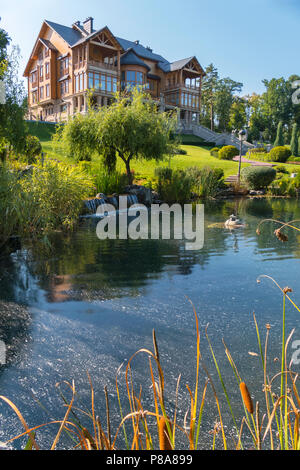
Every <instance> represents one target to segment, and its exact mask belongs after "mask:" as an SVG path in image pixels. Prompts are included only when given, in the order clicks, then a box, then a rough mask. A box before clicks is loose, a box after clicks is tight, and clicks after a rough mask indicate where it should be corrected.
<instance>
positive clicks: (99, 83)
mask: <svg viewBox="0 0 300 470" xmlns="http://www.w3.org/2000/svg"><path fill="white" fill-rule="evenodd" d="M88 85H89V88H92V89H94V90H96V91H97V90H101V91H103V92H107V93H116V91H117V90H118V81H117V77H114V76H112V75H107V74H104V73H97V72H89V83H88Z"/></svg>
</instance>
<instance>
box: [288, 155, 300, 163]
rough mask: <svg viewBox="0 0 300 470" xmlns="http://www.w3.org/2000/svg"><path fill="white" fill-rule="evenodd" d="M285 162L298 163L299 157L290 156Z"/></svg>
mask: <svg viewBox="0 0 300 470" xmlns="http://www.w3.org/2000/svg"><path fill="white" fill-rule="evenodd" d="M287 162H300V157H293V155H292V156H291V157H289V158H288V159H287Z"/></svg>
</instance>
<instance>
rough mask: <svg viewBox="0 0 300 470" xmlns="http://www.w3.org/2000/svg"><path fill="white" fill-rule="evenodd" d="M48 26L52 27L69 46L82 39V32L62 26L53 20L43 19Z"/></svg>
mask: <svg viewBox="0 0 300 470" xmlns="http://www.w3.org/2000/svg"><path fill="white" fill-rule="evenodd" d="M45 23H47V25H48V26H50V28H52V29H54V31H56V32H57V34H59V35H60V36H61V37H62V38H63V39H64V40H65V41H66V43H68V44H69V45H70V46H71V47H72V46H74V44H76V42H78V41H79V40H80V39H82V34H81V33H80V32H79V31H78V30H76V29H74V28H70V27H69V26H63V25H62V24H58V23H53V21H48V20H45Z"/></svg>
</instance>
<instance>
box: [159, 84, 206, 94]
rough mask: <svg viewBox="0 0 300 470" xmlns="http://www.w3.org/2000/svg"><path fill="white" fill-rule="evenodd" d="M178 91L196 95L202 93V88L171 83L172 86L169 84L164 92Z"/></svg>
mask: <svg viewBox="0 0 300 470" xmlns="http://www.w3.org/2000/svg"><path fill="white" fill-rule="evenodd" d="M178 89H186V90H188V91H191V92H193V91H194V92H196V93H199V92H200V86H199V85H198V86H191V85H188V84H187V83H171V84H168V85H166V86H165V87H164V89H163V90H164V91H167V90H178Z"/></svg>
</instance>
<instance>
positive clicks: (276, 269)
mask: <svg viewBox="0 0 300 470" xmlns="http://www.w3.org/2000/svg"><path fill="white" fill-rule="evenodd" d="M232 213H235V214H236V215H238V216H239V218H240V219H242V221H243V223H245V225H246V226H245V228H242V229H238V230H235V231H229V230H227V229H225V228H224V227H223V223H224V221H225V220H226V219H227V218H228V216H230V215H231V214H232ZM266 217H267V218H275V219H278V220H282V221H289V220H293V219H299V218H300V208H299V205H298V201H297V200H282V199H273V200H265V199H251V200H250V199H246V200H238V201H237V200H232V201H225V200H224V201H218V202H212V203H207V204H206V205H205V243H204V248H203V249H202V250H199V251H186V250H185V243H184V242H183V241H182V242H181V241H175V240H171V241H164V240H139V241H132V240H106V241H100V240H98V239H97V237H96V232H95V225H93V223H92V222H90V223H89V222H85V223H84V224H83V225H82V226H81V227H80V228H79V230H77V231H76V232H75V233H72V234H67V235H66V234H62V233H55V234H53V235H52V236H51V243H52V250H51V251H47V250H45V249H43V247H42V246H41V245H39V244H32V245H30V244H26V242H24V243H23V249H22V250H19V251H17V252H15V253H13V254H11V255H9V256H2V257H1V258H0V339H2V338H4V339H5V342H7V344H8V345H9V347H10V348H11V351H12V355H11V356H10V361H9V364H8V365H7V367H6V368H3V369H2V370H0V372H1V373H0V385H1V393H2V394H5V395H8V396H9V397H10V398H11V399H15V400H17V401H19V402H20V406H21V407H23V408H25V411H26V413H27V415H28V416H29V417H30V418H31V422H33V423H40V422H41V421H42V416H41V414H40V411H37V412H34V411H33V410H32V406H30V404H28V403H27V401H28V395H29V394H30V393H31V389H32V388H34V390H35V392H36V393H38V394H39V396H43V397H44V398H45V399H47V401H48V400H50V402H51V407H52V411H53V415H55V416H56V411H57V404H56V401H55V400H54V399H53V395H52V394H53V389H51V388H49V384H55V383H56V382H57V381H60V380H65V379H66V380H68V379H73V378H74V379H75V380H76V382H77V383H79V385H81V386H82V387H83V393H84V396H85V397H88V396H89V388H88V384H87V381H86V377H85V370H87V369H88V370H89V371H90V372H91V375H92V376H93V377H94V378H95V383H96V384H97V386H98V387H99V388H100V389H101V390H102V389H103V385H104V384H108V385H111V387H112V389H113V383H114V374H115V371H116V370H117V368H118V367H119V365H120V363H122V362H123V360H124V359H125V358H128V357H130V355H131V354H133V353H134V352H135V351H136V350H138V349H139V348H140V347H144V346H145V347H150V348H151V332H152V329H153V328H155V329H156V331H157V334H158V337H159V339H160V345H161V354H162V358H163V361H164V367H165V369H166V370H167V372H168V374H169V375H170V376H171V378H172V380H173V382H174V385H176V378H177V377H178V374H179V373H180V372H182V374H183V383H184V384H185V383H190V384H191V385H192V384H193V379H194V375H193V370H190V369H189V368H187V367H186V364H187V363H188V362H187V361H190V357H191V356H190V354H193V351H194V349H193V348H194V338H195V335H194V333H195V332H194V322H193V312H192V311H191V306H190V304H189V302H188V301H187V299H186V296H187V297H189V298H190V299H191V300H192V301H193V302H194V304H195V306H196V309H197V311H198V313H199V318H200V325H201V328H202V329H203V328H204V327H205V326H206V324H207V323H208V322H209V323H210V324H211V325H212V327H211V339H212V341H214V342H215V343H214V344H216V346H215V352H216V354H218V357H219V358H220V357H222V356H223V354H224V351H223V346H222V343H221V338H222V337H223V336H224V337H225V339H226V343H227V344H228V346H229V347H230V349H231V352H232V354H233V355H234V356H235V357H236V358H237V363H238V364H239V365H240V364H242V368H243V369H242V371H243V373H244V374H246V373H247V377H248V378H249V381H250V382H251V381H253V383H256V382H257V381H259V378H258V377H256V376H255V367H254V366H253V364H251V363H250V364H249V356H248V351H249V350H255V348H256V335H255V331H254V330H252V324H251V314H252V311H253V310H257V316H258V320H259V323H260V324H262V325H263V324H264V323H271V324H272V332H273V329H274V335H275V338H276V335H278V337H279V330H280V322H281V298H280V294H279V293H277V292H276V290H275V289H274V288H273V287H272V286H270V287H267V288H266V287H265V286H262V287H258V286H257V284H256V278H257V276H258V275H260V274H263V273H266V274H270V275H273V276H274V277H276V279H277V280H278V281H279V283H280V284H282V285H284V286H285V285H290V284H292V285H291V287H293V288H294V289H295V290H296V292H297V287H298V286H297V283H298V276H299V262H298V259H299V257H300V248H299V235H298V234H297V232H294V231H292V230H287V233H288V236H289V241H288V243H281V242H280V241H279V240H278V239H277V238H276V237H275V236H274V230H275V228H276V227H275V226H274V225H272V224H266V225H264V226H263V227H262V230H261V235H260V236H259V237H258V236H257V234H256V228H257V225H258V223H259V222H260V221H261V220H263V219H264V218H266ZM272 289H273V290H272ZM298 296H299V293H298ZM296 300H297V299H295V301H296ZM287 316H288V320H287V323H288V327H289V326H291V327H294V326H295V322H296V321H297V318H296V317H295V316H293V313H292V312H288V315H287ZM276 328H277V330H276ZM275 343H276V342H275ZM245 344H247V347H246V348H245ZM202 347H203V346H202ZM274 354H275V353H274ZM204 355H205V350H204ZM171 358H176V361H175V362H173V361H172V359H171ZM219 360H220V365H222V368H224V370H225V371H228V374H230V369H228V364H227V363H226V360H224V361H222V359H219ZM250 362H251V361H250ZM226 364H227V365H226ZM245 364H249V365H248V366H245ZM226 367H227V369H226ZM138 374H139V375H138V376H139V380H140V381H141V383H143V381H144V380H145V378H144V366H138ZM226 379H227V376H226ZM173 382H172V381H171V383H172V384H173ZM233 382H234V378H233ZM229 383H230V382H229ZM259 387H260V386H259ZM259 387H258V388H259ZM78 388H80V387H78ZM183 396H184V392H183V391H182V392H181V394H180V398H182V400H183ZM97 403H98V402H97ZM99 406H100V405H99ZM23 408H22V410H23ZM184 409H185V408H184V406H183V403H181V410H184ZM35 413H36V414H35ZM0 417H1V418H2V420H1V421H2V422H6V423H7V427H6V429H7V430H9V429H10V430H12V432H14V430H15V424H16V423H15V422H14V421H13V420H12V419H11V417H10V414H9V413H8V412H6V411H3V410H2V409H0ZM209 419H210V418H209ZM210 422H211V419H210ZM7 432H8V431H7ZM1 433H3V431H1V429H0V440H4V438H3V435H1ZM6 437H7V436H6Z"/></svg>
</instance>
